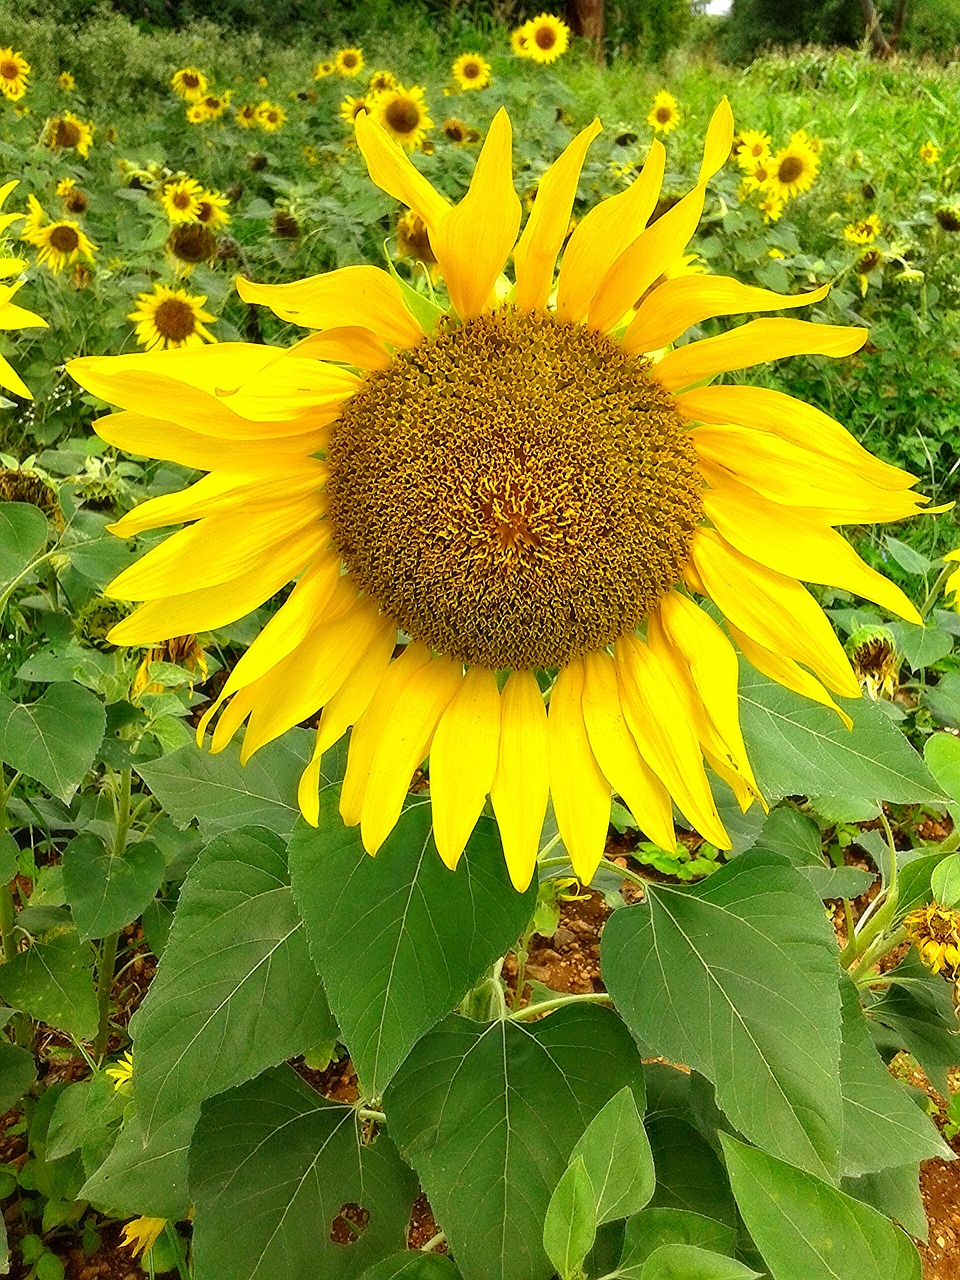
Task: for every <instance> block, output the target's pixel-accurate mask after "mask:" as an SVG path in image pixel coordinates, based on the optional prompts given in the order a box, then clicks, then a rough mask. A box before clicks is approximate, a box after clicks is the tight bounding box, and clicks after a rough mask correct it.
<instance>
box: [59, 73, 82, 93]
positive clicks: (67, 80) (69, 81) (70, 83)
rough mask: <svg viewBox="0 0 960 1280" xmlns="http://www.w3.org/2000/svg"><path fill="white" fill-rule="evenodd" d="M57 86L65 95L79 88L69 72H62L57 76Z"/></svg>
mask: <svg viewBox="0 0 960 1280" xmlns="http://www.w3.org/2000/svg"><path fill="white" fill-rule="evenodd" d="M57 84H58V85H59V86H60V88H61V89H62V90H63V92H64V93H72V92H73V91H74V89H75V88H76V87H77V82H76V80H75V79H74V78H73V76H72V75H71V73H70V72H69V71H61V72H60V74H59V75H58V76H57Z"/></svg>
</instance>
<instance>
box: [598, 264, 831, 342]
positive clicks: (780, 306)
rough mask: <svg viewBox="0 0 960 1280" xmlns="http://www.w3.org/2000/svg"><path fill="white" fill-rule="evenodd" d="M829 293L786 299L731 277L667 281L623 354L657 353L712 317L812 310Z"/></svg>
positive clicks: (639, 318) (630, 331) (648, 301)
mask: <svg viewBox="0 0 960 1280" xmlns="http://www.w3.org/2000/svg"><path fill="white" fill-rule="evenodd" d="M829 291H830V285H828V284H825V285H824V286H823V287H822V288H820V289H814V290H813V291H812V292H810V293H800V294H794V295H793V296H792V297H785V296H784V295H783V294H781V293H774V292H773V291H772V290H771V289H758V288H756V287H755V286H754V285H748V284H741V283H740V281H739V280H734V279H733V278H732V277H730V276H679V277H677V279H675V280H665V281H664V283H663V284H662V285H660V286H659V287H658V288H657V289H655V290H654V291H653V293H651V294H650V295H649V297H647V298H645V299H644V300H643V302H642V303H641V304H640V308H639V310H638V311H637V314H636V316H635V317H634V319H633V320H632V321H631V322H630V324H629V325H628V327H627V331H626V333H625V334H624V335H623V349H624V351H627V352H630V353H631V354H632V353H633V352H637V351H657V350H659V348H660V347H666V346H668V345H669V344H670V343H671V342H675V341H676V339H677V338H679V337H680V335H681V334H682V333H686V331H687V330H688V329H689V328H690V326H691V325H694V324H699V323H700V321H701V320H708V319H709V318H710V317H711V316H733V315H739V314H741V313H743V312H745V311H783V310H785V309H786V308H788V307H806V306H809V305H810V304H811V303H814V302H820V301H822V299H823V298H825V297H826V296H827V294H828V293H829Z"/></svg>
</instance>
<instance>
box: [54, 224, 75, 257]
mask: <svg viewBox="0 0 960 1280" xmlns="http://www.w3.org/2000/svg"><path fill="white" fill-rule="evenodd" d="M50 243H51V245H52V246H53V248H54V249H56V250H57V252H58V253H73V251H74V250H75V249H78V248H79V247H80V237H79V236H78V235H77V232H76V230H75V229H74V228H73V227H68V226H67V225H66V224H65V223H62V224H59V225H58V226H55V227H52V228H51V230H50Z"/></svg>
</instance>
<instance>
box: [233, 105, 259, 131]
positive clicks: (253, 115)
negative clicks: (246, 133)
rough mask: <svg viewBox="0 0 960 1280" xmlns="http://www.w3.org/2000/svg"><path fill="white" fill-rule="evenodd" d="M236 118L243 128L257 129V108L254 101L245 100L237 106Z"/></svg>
mask: <svg viewBox="0 0 960 1280" xmlns="http://www.w3.org/2000/svg"><path fill="white" fill-rule="evenodd" d="M234 118H235V120H236V122H237V124H238V125H239V126H240V128H241V129H255V128H256V126H257V108H256V104H255V103H253V102H245V103H244V104H243V106H241V107H237V110H236V112H235V114H234Z"/></svg>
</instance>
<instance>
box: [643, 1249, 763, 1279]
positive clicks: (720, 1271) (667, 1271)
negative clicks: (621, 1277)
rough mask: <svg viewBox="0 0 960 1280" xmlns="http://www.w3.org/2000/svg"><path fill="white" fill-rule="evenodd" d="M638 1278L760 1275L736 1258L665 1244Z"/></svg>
mask: <svg viewBox="0 0 960 1280" xmlns="http://www.w3.org/2000/svg"><path fill="white" fill-rule="evenodd" d="M624 1274H625V1275H629V1276H633V1275H636V1276H637V1277H638V1280H750V1278H751V1277H752V1276H756V1275H757V1274H758V1273H757V1272H756V1271H751V1270H750V1268H749V1267H745V1266H744V1265H743V1263H742V1262H737V1260H736V1258H728V1257H725V1256H724V1255H723V1254H722V1253H711V1252H709V1251H708V1250H706V1249H700V1248H698V1247H697V1246H696V1245H692V1244H664V1245H661V1246H660V1248H659V1249H656V1250H655V1251H654V1252H653V1253H652V1254H651V1255H650V1257H649V1258H648V1259H647V1261H646V1262H645V1263H644V1264H643V1267H642V1268H641V1269H640V1271H639V1272H633V1271H629V1272H625V1273H624Z"/></svg>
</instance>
